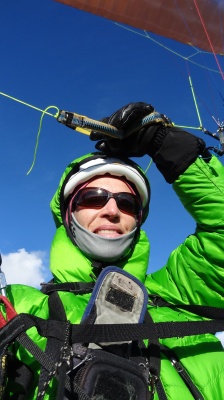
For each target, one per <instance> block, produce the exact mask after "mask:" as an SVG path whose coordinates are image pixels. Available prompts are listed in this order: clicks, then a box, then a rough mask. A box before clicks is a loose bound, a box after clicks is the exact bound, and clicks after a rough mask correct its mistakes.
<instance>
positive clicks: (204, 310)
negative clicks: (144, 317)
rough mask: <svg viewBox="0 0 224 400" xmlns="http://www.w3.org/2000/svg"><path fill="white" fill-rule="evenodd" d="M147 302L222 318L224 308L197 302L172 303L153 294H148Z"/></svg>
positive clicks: (207, 316)
mask: <svg viewBox="0 0 224 400" xmlns="http://www.w3.org/2000/svg"><path fill="white" fill-rule="evenodd" d="M149 304H151V305H153V306H157V307H169V308H173V309H176V308H180V309H182V310H186V311H190V312H192V313H193V314H197V315H199V316H201V317H205V318H212V319H224V308H218V307H211V306H201V305H197V304H172V303H169V302H168V301H166V300H164V299H163V298H162V297H160V296H158V295H154V294H149Z"/></svg>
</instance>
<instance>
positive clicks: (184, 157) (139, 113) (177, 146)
mask: <svg viewBox="0 0 224 400" xmlns="http://www.w3.org/2000/svg"><path fill="white" fill-rule="evenodd" d="M154 111H155V110H154V107H153V106H151V105H150V104H146V103H142V102H138V103H130V104H127V105H126V106H124V107H122V108H121V109H119V110H118V111H116V112H115V113H113V114H112V115H111V117H108V118H104V119H103V122H106V123H109V124H111V125H113V126H116V127H117V128H118V129H119V130H121V131H122V133H123V138H122V139H121V140H120V139H113V138H110V137H108V136H106V135H104V134H101V133H98V132H94V131H93V132H92V133H91V135H90V139H91V140H97V141H98V142H97V144H96V148H97V150H100V151H102V152H104V153H106V154H108V155H110V156H117V157H141V156H143V155H145V154H148V155H149V156H150V157H152V159H153V161H154V162H155V164H156V166H157V168H158V169H159V170H160V172H161V173H162V174H163V176H164V178H165V179H166V181H167V182H168V183H173V182H174V181H175V180H176V179H177V178H178V176H179V175H180V174H182V173H183V172H184V171H185V170H186V169H187V168H188V166H189V165H190V164H192V163H193V162H194V161H195V160H196V158H197V157H198V155H199V154H202V153H203V152H204V150H205V142H204V141H203V140H202V139H200V138H198V137H196V136H194V135H192V134H191V133H189V132H185V131H182V130H181V129H179V128H176V127H174V126H172V125H171V124H170V120H169V119H168V118H167V117H165V116H164V117H163V118H162V121H161V120H160V121H159V122H157V121H155V122H153V123H151V124H150V125H149V126H147V127H145V128H143V127H142V126H140V128H139V130H137V131H135V132H134V133H133V134H130V131H131V129H132V127H133V126H135V125H136V124H138V123H139V120H141V119H142V118H143V117H145V116H146V115H148V114H150V113H152V112H154ZM206 156H207V155H206Z"/></svg>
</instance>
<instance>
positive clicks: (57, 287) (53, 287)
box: [41, 279, 95, 294]
mask: <svg viewBox="0 0 224 400" xmlns="http://www.w3.org/2000/svg"><path fill="white" fill-rule="evenodd" d="M94 285H95V282H64V283H54V280H53V279H52V280H51V281H50V282H48V283H41V286H42V288H41V292H42V293H44V294H50V293H52V292H56V291H57V292H60V291H63V292H72V293H74V294H85V293H91V292H92V291H93V288H94Z"/></svg>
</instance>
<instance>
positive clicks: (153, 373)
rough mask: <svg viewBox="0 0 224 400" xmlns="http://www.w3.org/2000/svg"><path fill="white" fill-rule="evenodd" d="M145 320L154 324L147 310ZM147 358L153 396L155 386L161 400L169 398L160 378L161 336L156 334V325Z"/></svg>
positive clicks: (152, 394) (152, 396) (152, 395)
mask: <svg viewBox="0 0 224 400" xmlns="http://www.w3.org/2000/svg"><path fill="white" fill-rule="evenodd" d="M145 322H146V323H150V324H152V325H154V323H153V319H152V317H151V315H150V314H149V313H148V312H146V315H145ZM147 350H148V351H147V358H148V360H149V384H150V385H151V398H152V399H153V398H154V393H155V388H156V390H157V394H158V397H159V400H167V396H166V393H165V391H164V388H163V385H162V381H161V379H160V370H161V354H160V343H159V338H158V337H157V336H156V331H155V325H154V332H153V339H151V340H150V341H149V343H148V349H147Z"/></svg>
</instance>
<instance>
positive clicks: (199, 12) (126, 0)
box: [56, 0, 224, 54]
mask: <svg viewBox="0 0 224 400" xmlns="http://www.w3.org/2000/svg"><path fill="white" fill-rule="evenodd" d="M56 1H58V2H59V3H63V4H66V5H68V6H72V7H75V8H78V9H80V10H83V11H87V12H90V13H93V14H96V15H98V16H101V17H105V18H108V19H111V20H113V21H116V22H120V23H123V24H127V25H130V26H133V27H135V28H139V29H144V30H146V31H150V32H154V33H156V34H158V35H162V36H166V37H169V38H172V39H174V40H178V41H180V42H183V43H187V44H191V45H192V46H195V47H199V48H201V49H203V50H206V51H209V52H211V51H213V52H214V53H216V54H224V44H223V42H224V39H223V31H222V27H221V25H222V24H223V22H224V0H156V1H153V0H56ZM223 29H224V27H223Z"/></svg>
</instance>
